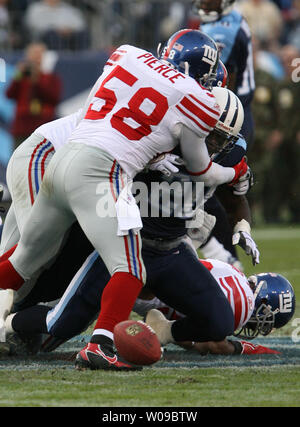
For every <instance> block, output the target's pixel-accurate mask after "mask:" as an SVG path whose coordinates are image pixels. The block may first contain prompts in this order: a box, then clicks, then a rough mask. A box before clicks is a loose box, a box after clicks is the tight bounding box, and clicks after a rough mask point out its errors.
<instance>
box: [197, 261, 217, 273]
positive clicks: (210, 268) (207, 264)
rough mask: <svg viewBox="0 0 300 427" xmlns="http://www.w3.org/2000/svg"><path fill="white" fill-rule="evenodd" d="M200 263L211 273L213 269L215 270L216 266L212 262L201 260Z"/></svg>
mask: <svg viewBox="0 0 300 427" xmlns="http://www.w3.org/2000/svg"><path fill="white" fill-rule="evenodd" d="M199 261H200V262H201V264H203V265H204V267H205V268H207V270H209V271H211V270H212V269H213V268H214V266H213V265H212V263H211V262H209V261H206V260H205V259H199Z"/></svg>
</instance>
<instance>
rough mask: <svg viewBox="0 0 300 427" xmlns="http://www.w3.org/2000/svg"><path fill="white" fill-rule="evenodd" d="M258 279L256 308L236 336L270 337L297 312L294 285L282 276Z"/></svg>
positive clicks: (264, 274) (263, 276) (273, 275)
mask: <svg viewBox="0 0 300 427" xmlns="http://www.w3.org/2000/svg"><path fill="white" fill-rule="evenodd" d="M253 278H256V280H257V282H258V284H257V285H256V287H255V291H254V296H255V308H254V311H253V313H252V316H251V317H250V319H249V321H248V322H247V323H246V325H244V326H243V327H242V328H241V329H240V330H239V331H236V332H235V334H234V335H235V336H237V337H239V338H247V339H253V338H255V337H257V335H259V334H260V335H263V336H266V335H269V334H270V333H271V332H272V330H273V329H279V328H281V327H283V326H285V325H286V324H287V323H288V322H289V321H290V319H291V318H292V317H293V315H294V312H295V293H294V290H293V287H292V285H291V284H290V283H289V281H288V280H287V279H285V278H284V277H283V276H281V275H280V274H274V273H262V274H258V275H257V276H251V278H249V279H248V280H249V282H250V280H253Z"/></svg>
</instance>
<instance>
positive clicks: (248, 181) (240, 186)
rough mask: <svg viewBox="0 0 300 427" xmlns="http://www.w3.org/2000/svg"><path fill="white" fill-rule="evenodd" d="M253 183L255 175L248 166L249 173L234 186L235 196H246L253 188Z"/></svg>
mask: <svg viewBox="0 0 300 427" xmlns="http://www.w3.org/2000/svg"><path fill="white" fill-rule="evenodd" d="M253 183H254V180H253V173H252V170H251V169H250V168H249V166H248V170H247V173H246V174H245V175H243V176H242V177H241V178H240V180H239V181H238V183H237V184H234V185H233V194H234V195H235V196H244V195H245V194H247V193H248V191H249V190H250V188H251V187H252V186H253Z"/></svg>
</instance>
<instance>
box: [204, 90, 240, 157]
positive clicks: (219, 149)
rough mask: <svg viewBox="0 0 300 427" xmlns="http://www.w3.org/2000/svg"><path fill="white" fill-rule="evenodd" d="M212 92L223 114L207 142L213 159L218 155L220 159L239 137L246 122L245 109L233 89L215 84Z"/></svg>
mask: <svg viewBox="0 0 300 427" xmlns="http://www.w3.org/2000/svg"><path fill="white" fill-rule="evenodd" d="M211 92H212V94H213V95H214V96H215V98H216V102H217V103H218V105H219V107H220V110H221V115H220V118H219V120H218V122H217V124H216V126H215V128H214V129H213V130H212V131H211V132H210V134H209V135H208V136H207V137H206V139H205V142H206V145H207V149H208V152H209V154H210V155H211V157H212V159H213V160H214V161H217V160H216V157H217V156H218V159H219V160H220V157H219V156H220V155H221V153H222V156H221V157H223V155H227V154H228V153H229V152H230V151H231V150H232V149H233V147H234V145H235V143H236V142H237V140H238V139H239V137H240V134H239V132H240V130H241V127H242V125H243V122H244V109H243V106H242V104H241V101H240V100H239V99H238V97H237V96H236V95H235V94H234V93H233V92H232V91H231V90H229V89H226V88H223V87H218V86H215V87H213V88H212V91H211ZM219 160H218V161H219Z"/></svg>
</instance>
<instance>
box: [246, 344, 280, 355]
mask: <svg viewBox="0 0 300 427" xmlns="http://www.w3.org/2000/svg"><path fill="white" fill-rule="evenodd" d="M240 343H241V344H242V347H243V349H242V352H241V354H281V353H280V351H277V350H272V349H271V348H268V347H264V346H262V345H258V344H252V343H250V342H248V341H240Z"/></svg>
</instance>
